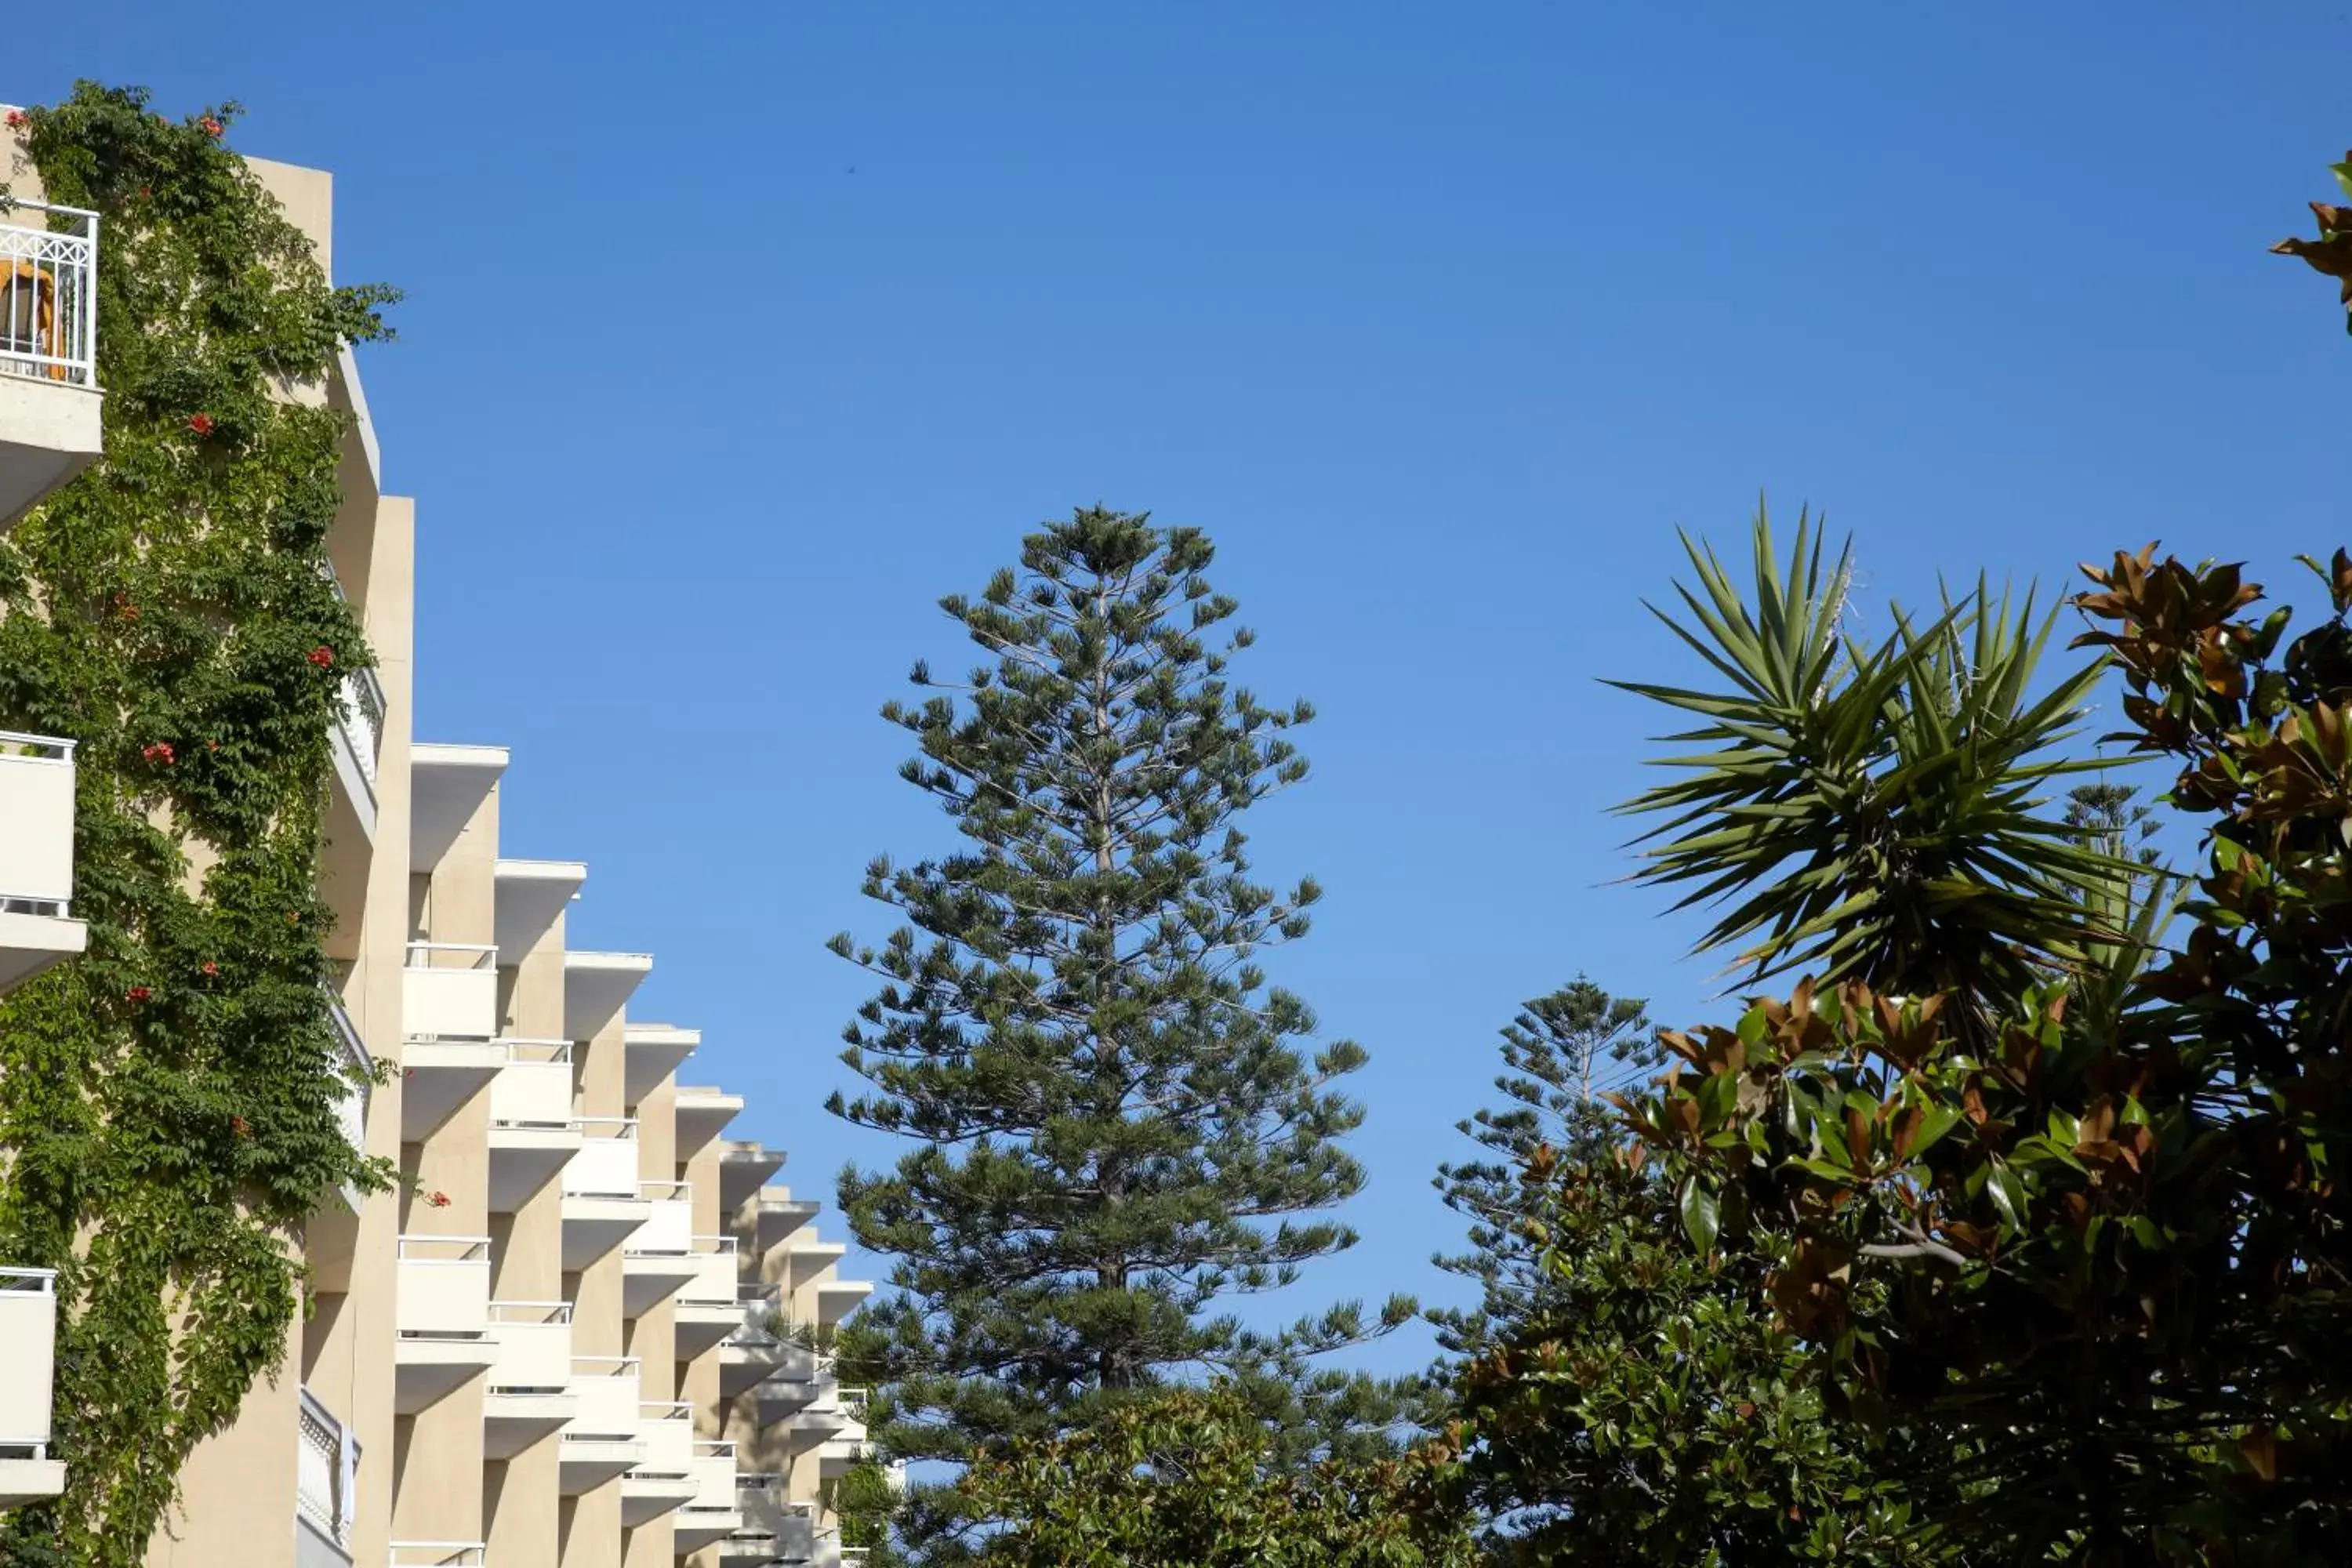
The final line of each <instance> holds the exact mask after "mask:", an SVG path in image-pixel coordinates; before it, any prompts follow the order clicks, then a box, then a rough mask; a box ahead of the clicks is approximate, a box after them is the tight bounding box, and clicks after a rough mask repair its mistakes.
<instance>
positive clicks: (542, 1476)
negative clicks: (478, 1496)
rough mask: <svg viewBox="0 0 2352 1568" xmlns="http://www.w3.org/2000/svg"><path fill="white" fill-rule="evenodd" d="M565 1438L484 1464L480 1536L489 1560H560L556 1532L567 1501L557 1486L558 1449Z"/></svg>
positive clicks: (546, 1440) (545, 1440)
mask: <svg viewBox="0 0 2352 1568" xmlns="http://www.w3.org/2000/svg"><path fill="white" fill-rule="evenodd" d="M561 1442H562V1439H561V1438H559V1437H553V1436H550V1437H544V1438H541V1440H540V1441H539V1442H536V1443H534V1444H532V1445H531V1446H530V1447H528V1448H525V1449H524V1450H523V1451H522V1452H521V1453H520V1454H517V1455H516V1456H515V1457H514V1458H511V1459H509V1460H506V1461H505V1462H503V1463H493V1464H488V1465H485V1466H483V1467H482V1529H483V1534H482V1539H483V1541H484V1542H486V1543H487V1544H488V1551H487V1552H485V1553H484V1557H485V1558H486V1560H487V1561H488V1562H490V1563H521V1564H524V1565H525V1568H529V1565H530V1564H531V1563H555V1562H556V1561H558V1551H557V1531H558V1530H559V1528H560V1526H561V1521H562V1511H563V1510H562V1508H561V1506H560V1505H561V1504H562V1501H563V1498H562V1495H561V1493H560V1492H559V1491H558V1490H557V1459H558V1456H557V1452H556V1450H557V1448H558V1447H559V1445H560V1444H561Z"/></svg>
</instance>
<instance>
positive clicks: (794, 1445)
mask: <svg viewBox="0 0 2352 1568" xmlns="http://www.w3.org/2000/svg"><path fill="white" fill-rule="evenodd" d="M814 1395H815V1396H814V1398H812V1399H810V1400H809V1401H808V1402H807V1403H806V1404H804V1405H802V1406H801V1407H800V1408H799V1409H797V1410H793V1411H791V1412H788V1413H785V1414H783V1415H780V1417H779V1418H778V1419H777V1420H775V1421H774V1422H766V1421H762V1422H761V1425H762V1426H771V1427H772V1428H773V1430H774V1431H775V1433H776V1435H777V1436H779V1437H781V1438H782V1440H783V1444H784V1449H785V1451H786V1452H787V1453H790V1454H792V1455H793V1456H795V1457H797V1456H799V1455H802V1454H804V1453H806V1452H808V1451H809V1450H810V1449H811V1448H814V1447H818V1446H819V1445H820V1444H824V1443H830V1442H832V1441H834V1440H835V1439H837V1438H843V1437H856V1438H862V1437H864V1436H866V1428H865V1426H863V1425H861V1424H860V1423H859V1421H858V1420H857V1418H856V1416H855V1415H851V1414H850V1412H849V1409H848V1407H847V1406H846V1405H844V1404H843V1403H842V1400H841V1391H840V1390H839V1389H838V1388H836V1387H835V1386H834V1384H833V1380H832V1379H831V1378H829V1377H821V1378H819V1379H817V1381H816V1384H815V1389H814ZM862 1398H863V1396H862V1395H861V1403H860V1405H859V1406H858V1409H859V1410H860V1412H863V1410H864V1409H865V1405H864V1404H863V1403H862ZM765 1414H766V1412H765V1411H762V1412H761V1415H765Z"/></svg>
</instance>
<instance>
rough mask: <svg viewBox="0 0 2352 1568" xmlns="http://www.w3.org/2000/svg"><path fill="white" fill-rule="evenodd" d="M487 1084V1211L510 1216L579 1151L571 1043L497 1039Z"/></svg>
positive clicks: (580, 1139) (581, 1135)
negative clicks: (495, 1063) (499, 1050)
mask: <svg viewBox="0 0 2352 1568" xmlns="http://www.w3.org/2000/svg"><path fill="white" fill-rule="evenodd" d="M498 1043H499V1045H501V1046H503V1047H505V1048H506V1059H505V1061H504V1062H502V1063H501V1064H500V1065H499V1070H498V1075H497V1076H496V1077H494V1078H493V1079H491V1080H490V1212H491V1213H492V1214H512V1213H514V1212H515V1210H517V1209H519V1208H520V1207H521V1206H522V1205H524V1204H525V1203H527V1202H529V1201H530V1197H531V1195H532V1194H534V1193H537V1192H538V1191H539V1190H540V1189H541V1188H542V1187H544V1186H546V1185H547V1184H548V1183H550V1182H551V1181H553V1180H554V1179H555V1178H556V1176H557V1174H558V1173H561V1172H562V1170H563V1169H564V1168H565V1167H566V1166H567V1165H569V1164H570V1163H572V1156H573V1155H575V1154H577V1153H578V1152H580V1148H581V1145H582V1143H583V1142H584V1141H585V1140H584V1133H585V1129H584V1128H583V1126H582V1124H581V1123H580V1121H578V1120H576V1119H575V1118H574V1117H573V1116H572V1042H571V1041H570V1040H543V1039H531V1038H527V1037H520V1036H511V1035H509V1036H502V1037H499V1042H498Z"/></svg>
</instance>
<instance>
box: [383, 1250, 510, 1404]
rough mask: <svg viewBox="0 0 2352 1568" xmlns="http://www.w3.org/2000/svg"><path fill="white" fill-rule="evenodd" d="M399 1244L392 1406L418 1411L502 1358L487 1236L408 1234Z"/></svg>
mask: <svg viewBox="0 0 2352 1568" xmlns="http://www.w3.org/2000/svg"><path fill="white" fill-rule="evenodd" d="M398 1248H399V1250H398V1258H397V1260H396V1265H395V1267H396V1269H397V1274H396V1281H397V1290H398V1295H397V1298H396V1301H395V1306H394V1324H395V1327H396V1328H397V1330H398V1333H399V1337H398V1339H397V1340H396V1341H395V1342H394V1351H393V1368H394V1381H393V1409H394V1411H395V1412H397V1413H398V1414H400V1415H415V1413H416V1412H417V1411H420V1410H423V1409H425V1407H426V1406H428V1405H434V1404H436V1403H437V1402H439V1401H440V1400H442V1399H445V1398H446V1397H448V1396H449V1395H450V1394H454V1393H455V1392H457V1389H459V1388H460V1387H462V1386H464V1385H465V1384H467V1383H469V1382H471V1381H473V1379H475V1378H476V1377H478V1376H479V1375H481V1373H484V1372H486V1371H488V1369H489V1368H490V1366H491V1365H492V1363H495V1362H496V1361H497V1360H498V1352H499V1346H498V1342H497V1341H496V1340H495V1339H493V1338H492V1337H491V1335H490V1238H489V1237H486V1236H404V1237H400V1238H399V1243H398Z"/></svg>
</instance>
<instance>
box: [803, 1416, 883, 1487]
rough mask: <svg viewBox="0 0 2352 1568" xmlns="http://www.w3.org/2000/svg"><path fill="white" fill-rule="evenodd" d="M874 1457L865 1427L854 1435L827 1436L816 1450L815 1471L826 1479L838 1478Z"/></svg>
mask: <svg viewBox="0 0 2352 1568" xmlns="http://www.w3.org/2000/svg"><path fill="white" fill-rule="evenodd" d="M873 1457H874V1446H873V1445H872V1444H871V1443H868V1442H867V1441H866V1436H865V1428H863V1427H860V1428H859V1429H858V1434H857V1436H854V1437H828V1438H826V1439H825V1440H824V1444H823V1445H822V1446H821V1447H818V1449H817V1451H816V1468H817V1473H818V1474H819V1475H821V1476H823V1477H824V1479H826V1480H829V1481H835V1480H839V1479H841V1478H842V1477H844V1476H845V1475H847V1474H848V1473H849V1472H850V1471H852V1470H854V1469H856V1468H857V1467H858V1466H860V1465H862V1464H865V1463H866V1461H867V1460H869V1459H871V1458H873Z"/></svg>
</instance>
